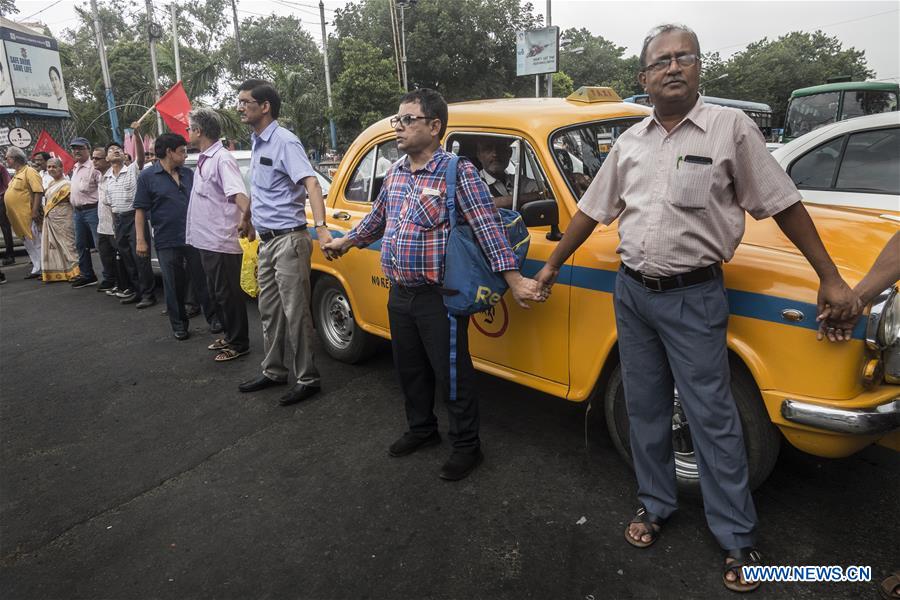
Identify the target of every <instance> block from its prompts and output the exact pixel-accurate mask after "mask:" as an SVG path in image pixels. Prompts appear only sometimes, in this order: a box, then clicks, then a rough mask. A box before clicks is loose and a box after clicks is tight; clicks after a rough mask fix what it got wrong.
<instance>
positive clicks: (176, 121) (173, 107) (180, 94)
mask: <svg viewBox="0 0 900 600" xmlns="http://www.w3.org/2000/svg"><path fill="white" fill-rule="evenodd" d="M156 110H158V111H159V115H160V116H161V117H162V120H163V121H165V122H166V125H167V126H168V127H169V129H170V130H171V131H172V133H177V134H180V135H183V136H184V138H185V139H187V137H188V113H189V112H191V101H190V100H188V97H187V94H186V93H185V92H184V86H183V85H181V82H180V81H179V82H178V83H176V84H175V85H173V86H172V87H171V88H170V89H169V91H168V92H166V93H165V94H163V96H162V98H160V99H159V102H157V103H156Z"/></svg>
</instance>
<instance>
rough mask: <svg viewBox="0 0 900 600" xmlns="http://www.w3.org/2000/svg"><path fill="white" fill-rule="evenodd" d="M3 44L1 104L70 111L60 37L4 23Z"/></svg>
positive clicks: (0, 38) (1, 30)
mask: <svg viewBox="0 0 900 600" xmlns="http://www.w3.org/2000/svg"><path fill="white" fill-rule="evenodd" d="M0 46H2V49H0V59H2V61H0V69H2V73H0V106H18V107H21V108H43V109H49V110H56V111H60V112H61V113H63V112H68V110H69V102H68V100H67V98H66V88H65V84H64V82H63V76H62V68H61V67H60V63H59V47H58V46H57V44H56V40H54V39H53V38H49V37H45V36H42V35H38V34H36V33H30V32H25V31H22V30H21V29H18V28H16V29H13V28H12V27H0ZM61 116H64V115H61Z"/></svg>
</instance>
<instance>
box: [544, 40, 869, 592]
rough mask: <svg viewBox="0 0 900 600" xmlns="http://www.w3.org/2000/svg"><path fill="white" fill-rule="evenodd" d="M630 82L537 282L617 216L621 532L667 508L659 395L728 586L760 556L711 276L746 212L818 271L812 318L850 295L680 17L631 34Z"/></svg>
mask: <svg viewBox="0 0 900 600" xmlns="http://www.w3.org/2000/svg"><path fill="white" fill-rule="evenodd" d="M640 61H641V65H642V67H641V71H640V73H639V75H638V80H639V81H640V83H641V84H642V85H643V86H644V89H645V90H646V91H647V92H648V93H649V94H650V99H651V101H652V102H653V105H654V113H653V115H652V116H649V117H647V118H645V119H644V120H643V121H641V122H640V123H638V124H637V125H634V126H632V127H631V128H630V129H628V130H627V131H626V132H625V133H623V134H622V135H621V136H620V137H619V139H618V140H617V141H616V144H615V145H614V146H613V148H612V151H611V152H610V154H609V156H608V157H607V158H606V160H605V161H604V163H603V166H602V167H601V169H600V171H599V172H598V174H597V176H596V177H595V178H594V180H593V182H592V183H591V185H590V187H589V188H588V189H587V191H586V192H585V194H584V196H583V197H582V199H581V201H580V202H579V204H578V208H579V210H578V212H577V213H576V214H575V216H574V218H573V219H572V222H571V223H570V225H569V228H568V230H567V231H566V233H565V236H564V237H563V239H562V241H561V242H560V244H559V245H558V246H557V248H556V249H555V250H554V252H553V253H552V255H551V256H550V258H549V259H548V260H547V263H546V265H545V266H544V267H543V268H542V269H541V271H540V272H539V273H538V275H537V279H538V281H540V282H542V283H544V284H545V285H548V286H549V285H552V284H553V282H554V281H555V280H556V277H557V275H558V274H559V269H560V266H561V265H562V264H563V263H564V262H565V260H566V259H567V258H568V257H569V256H570V255H571V254H572V253H573V252H574V251H575V250H576V249H577V248H578V246H580V245H581V243H583V242H584V241H585V240H586V239H587V238H588V236H589V235H590V234H591V233H592V232H593V231H594V228H595V226H596V225H597V223H604V224H607V225H608V224H610V223H611V222H612V221H614V220H615V219H617V218H618V220H619V223H618V231H619V237H620V244H619V248H618V250H617V251H618V252H619V254H620V255H621V257H622V266H621V269H620V270H619V273H618V275H617V277H616V284H615V292H614V307H615V313H616V328H617V332H618V338H619V340H618V342H619V356H620V359H621V368H622V376H623V382H624V387H625V400H626V404H627V408H628V417H629V422H630V427H631V432H630V439H631V451H632V456H633V458H634V468H635V475H636V476H637V482H638V499H639V501H640V504H641V507H640V509H639V510H638V511H637V514H636V516H635V518H634V519H633V520H632V521H631V523H630V524H629V525H628V527H627V529H626V531H625V534H624V535H625V539H626V541H627V542H628V543H629V544H631V545H633V546H635V547H638V548H646V547H647V546H650V545H651V544H653V543H654V542H655V541H656V540H657V538H658V537H659V535H660V531H661V528H662V526H663V525H664V523H665V521H666V519H667V518H668V517H670V516H671V515H672V514H673V513H674V512H675V510H676V509H677V489H676V478H675V463H674V455H673V451H672V397H673V386H675V385H677V387H678V393H679V397H680V400H681V405H682V407H683V409H684V412H685V414H686V415H687V418H688V422H689V423H690V425H691V436H692V438H693V441H694V449H695V452H696V456H697V464H698V467H699V470H700V487H701V490H702V493H703V506H704V510H705V513H706V519H707V523H708V525H709V528H710V529H711V530H712V533H713V535H714V536H715V538H716V540H717V541H718V543H719V545H720V546H721V547H722V548H723V550H725V552H726V556H725V561H724V568H723V575H722V581H723V584H724V585H725V587H727V588H728V589H730V590H732V591H736V592H749V591H752V590H753V589H755V588H757V587H758V586H759V582H752V581H746V580H745V579H744V578H743V576H742V574H741V569H740V567H741V566H745V565H754V564H759V563H760V560H761V555H760V554H759V552H758V551H757V550H756V549H755V547H754V546H755V544H756V529H757V515H756V509H755V508H754V505H753V499H752V497H751V495H750V488H749V483H748V468H747V456H746V451H745V447H744V439H743V432H742V430H741V423H740V418H739V415H738V412H737V408H736V406H735V402H734V398H733V397H732V394H731V388H730V373H729V365H728V351H727V347H726V329H727V325H728V315H729V309H728V300H727V296H726V293H725V288H724V285H723V279H722V267H721V264H722V262H723V261H728V260H730V259H731V258H732V256H733V255H734V251H735V249H736V248H737V246H738V244H739V243H740V240H741V237H742V235H743V232H744V220H745V212H748V213H750V215H751V216H753V217H754V218H756V219H763V218H766V217H773V218H774V219H775V221H776V223H777V224H778V226H779V227H780V228H781V230H782V231H783V232H784V234H785V235H786V236H787V237H788V238H789V239H790V240H791V241H792V242H793V243H794V244H795V245H796V246H797V248H798V249H799V250H800V251H801V252H802V253H803V255H804V256H805V257H806V259H807V260H808V261H809V262H810V264H811V265H812V267H813V268H814V269H815V271H816V273H817V274H818V275H819V279H820V288H819V300H818V308H819V314H820V318H825V317H828V316H829V315H832V316H834V317H835V318H842V317H843V318H846V317H847V316H849V315H850V314H851V312H852V306H853V302H854V300H855V298H854V296H853V294H852V292H851V290H850V289H849V288H848V287H847V284H846V283H845V282H844V280H843V279H842V278H841V276H840V275H839V274H838V271H837V268H836V267H835V265H834V263H833V262H832V260H831V258H830V257H829V256H828V254H827V252H826V251H825V248H824V246H823V245H822V242H821V240H820V239H819V235H818V233H817V231H816V228H815V226H814V225H813V223H812V220H811V219H810V217H809V214H808V213H807V212H806V209H805V208H804V207H803V204H802V203H801V202H800V194H799V193H798V192H797V189H796V188H795V187H794V185H793V183H792V182H791V180H790V178H789V177H788V176H787V175H786V174H785V173H784V171H783V170H782V169H781V168H780V167H779V166H778V163H776V162H775V160H774V159H773V158H772V157H771V155H770V154H769V152H768V151H767V150H766V147H765V143H764V140H763V137H762V134H761V133H760V131H759V128H758V127H757V126H756V125H755V124H754V123H753V121H751V120H750V119H749V118H748V117H747V116H746V115H745V114H744V113H743V112H741V111H739V110H735V109H732V108H725V107H719V106H711V105H707V104H704V102H703V100H702V99H701V98H700V97H699V94H698V93H697V90H698V88H699V80H700V44H699V41H698V40H697V36H696V34H695V33H694V32H693V31H691V30H690V29H688V28H687V27H685V26H683V25H662V26H660V27H657V28H655V29H653V30H652V31H651V32H650V34H649V35H648V36H647V37H646V39H645V40H644V45H643V50H642V51H641V57H640Z"/></svg>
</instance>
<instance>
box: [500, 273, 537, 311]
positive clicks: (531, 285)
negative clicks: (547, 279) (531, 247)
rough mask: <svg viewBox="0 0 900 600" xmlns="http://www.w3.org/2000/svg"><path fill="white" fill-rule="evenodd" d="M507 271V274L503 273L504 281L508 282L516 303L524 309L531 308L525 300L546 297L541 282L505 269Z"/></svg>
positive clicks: (534, 300) (533, 300)
mask: <svg viewBox="0 0 900 600" xmlns="http://www.w3.org/2000/svg"><path fill="white" fill-rule="evenodd" d="M507 273H508V274H507V275H504V278H505V279H506V283H508V284H509V291H510V293H511V294H512V297H513V299H514V300H515V301H516V304H518V305H519V306H521V307H522V308H524V309H526V310H527V309H530V308H531V306H530V305H529V304H528V302H527V301H528V300H530V301H532V302H543V301H544V300H546V299H547V295H546V293H545V291H544V289H543V288H542V287H541V284H540V283H538V282H537V281H535V280H534V279H528V278H527V277H522V275H520V274H519V273H518V272H516V271H507Z"/></svg>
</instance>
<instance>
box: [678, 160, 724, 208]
mask: <svg viewBox="0 0 900 600" xmlns="http://www.w3.org/2000/svg"><path fill="white" fill-rule="evenodd" d="M712 174H713V165H712V164H700V163H690V162H685V161H682V162H681V164H680V165H679V168H678V169H676V170H675V181H674V183H673V185H672V194H671V195H670V200H669V201H670V202H671V203H672V204H673V205H675V206H677V207H678V208H689V209H700V208H706V204H707V202H708V200H709V196H710V192H711V190H712Z"/></svg>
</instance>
